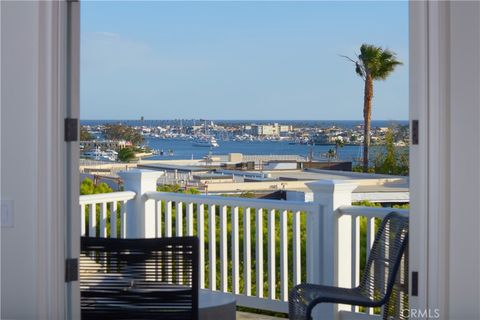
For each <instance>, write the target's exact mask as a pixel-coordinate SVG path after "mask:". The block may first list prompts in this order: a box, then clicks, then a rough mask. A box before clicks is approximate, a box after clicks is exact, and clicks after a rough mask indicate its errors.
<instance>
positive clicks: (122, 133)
mask: <svg viewBox="0 0 480 320" xmlns="http://www.w3.org/2000/svg"><path fill="white" fill-rule="evenodd" d="M103 134H104V136H105V138H106V139H109V140H125V141H130V142H131V143H132V145H134V146H137V145H140V144H142V143H143V140H144V139H143V136H142V135H141V134H140V132H138V131H137V130H136V129H135V128H133V127H129V126H125V125H122V124H107V125H106V126H105V128H104V129H103Z"/></svg>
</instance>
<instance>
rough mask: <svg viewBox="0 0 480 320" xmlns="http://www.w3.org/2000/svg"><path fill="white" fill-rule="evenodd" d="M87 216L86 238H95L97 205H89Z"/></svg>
mask: <svg viewBox="0 0 480 320" xmlns="http://www.w3.org/2000/svg"><path fill="white" fill-rule="evenodd" d="M88 206H89V216H88V224H89V228H88V236H89V237H96V236H97V212H96V211H97V204H96V203H90V204H89V205H88Z"/></svg>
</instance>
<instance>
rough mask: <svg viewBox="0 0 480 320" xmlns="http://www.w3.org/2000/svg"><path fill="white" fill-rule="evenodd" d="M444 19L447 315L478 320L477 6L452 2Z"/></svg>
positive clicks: (479, 30) (479, 103) (479, 53)
mask: <svg viewBox="0 0 480 320" xmlns="http://www.w3.org/2000/svg"><path fill="white" fill-rule="evenodd" d="M449 18H450V34H451V36H450V59H451V60H450V61H451V64H450V75H449V76H450V86H451V87H450V95H449V96H450V97H449V101H450V121H449V126H450V142H451V144H450V157H449V158H450V168H449V169H450V170H449V171H450V172H449V173H450V175H449V179H450V206H449V207H450V215H449V221H448V223H447V225H448V229H447V232H448V235H449V236H450V241H449V247H448V248H445V249H446V250H448V254H449V259H448V261H449V270H448V274H447V276H448V282H447V288H448V289H447V290H448V299H449V310H448V312H449V318H450V319H480V112H479V111H480V2H476V1H472V2H454V3H451V5H450V16H449ZM448 235H447V236H448Z"/></svg>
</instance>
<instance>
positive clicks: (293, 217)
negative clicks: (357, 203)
mask: <svg viewBox="0 0 480 320" xmlns="http://www.w3.org/2000/svg"><path fill="white" fill-rule="evenodd" d="M145 200H146V201H149V200H153V201H154V202H155V224H154V225H155V236H156V237H162V236H167V237H169V236H172V235H175V236H182V235H190V236H191V235H197V236H198V237H199V239H200V286H201V288H203V289H210V290H219V291H223V292H229V293H233V294H235V295H236V298H237V305H240V306H245V307H251V308H260V309H267V310H273V311H281V312H287V310H288V305H287V301H288V291H289V289H291V288H292V287H293V286H294V285H296V284H298V283H300V282H301V281H302V268H305V266H303V265H302V255H301V251H302V247H303V249H305V243H302V239H301V229H302V227H301V223H302V221H303V222H304V223H305V221H306V216H305V217H302V216H304V215H309V214H314V212H315V210H314V205H313V204H312V203H306V202H294V201H277V200H263V199H246V198H232V197H222V196H203V195H186V194H179V193H165V192H147V193H146V194H145ZM206 217H207V218H206ZM217 219H218V220H217ZM194 221H196V223H194ZM240 221H242V222H243V223H242V225H240ZM265 227H266V228H265ZM303 228H305V225H304V226H303ZM252 244H253V245H254V250H252V249H253V248H252ZM240 247H242V250H240ZM289 247H291V248H292V249H293V250H292V254H291V255H289V251H288V248H289ZM217 249H219V252H218V253H217ZM217 258H218V259H217ZM265 258H266V259H265ZM278 267H280V268H278ZM289 270H291V272H289ZM264 275H266V277H265V276H264ZM265 278H266V279H265ZM305 280H306V279H305V276H304V277H303V281H305Z"/></svg>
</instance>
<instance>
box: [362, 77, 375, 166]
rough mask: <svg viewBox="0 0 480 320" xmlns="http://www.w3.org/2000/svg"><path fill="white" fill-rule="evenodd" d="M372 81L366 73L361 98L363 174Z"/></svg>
mask: <svg viewBox="0 0 480 320" xmlns="http://www.w3.org/2000/svg"><path fill="white" fill-rule="evenodd" d="M372 98H373V79H372V76H371V75H370V74H368V73H367V75H366V77H365V91H364V96H363V122H364V126H363V172H368V149H369V148H370V127H371V120H372Z"/></svg>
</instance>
